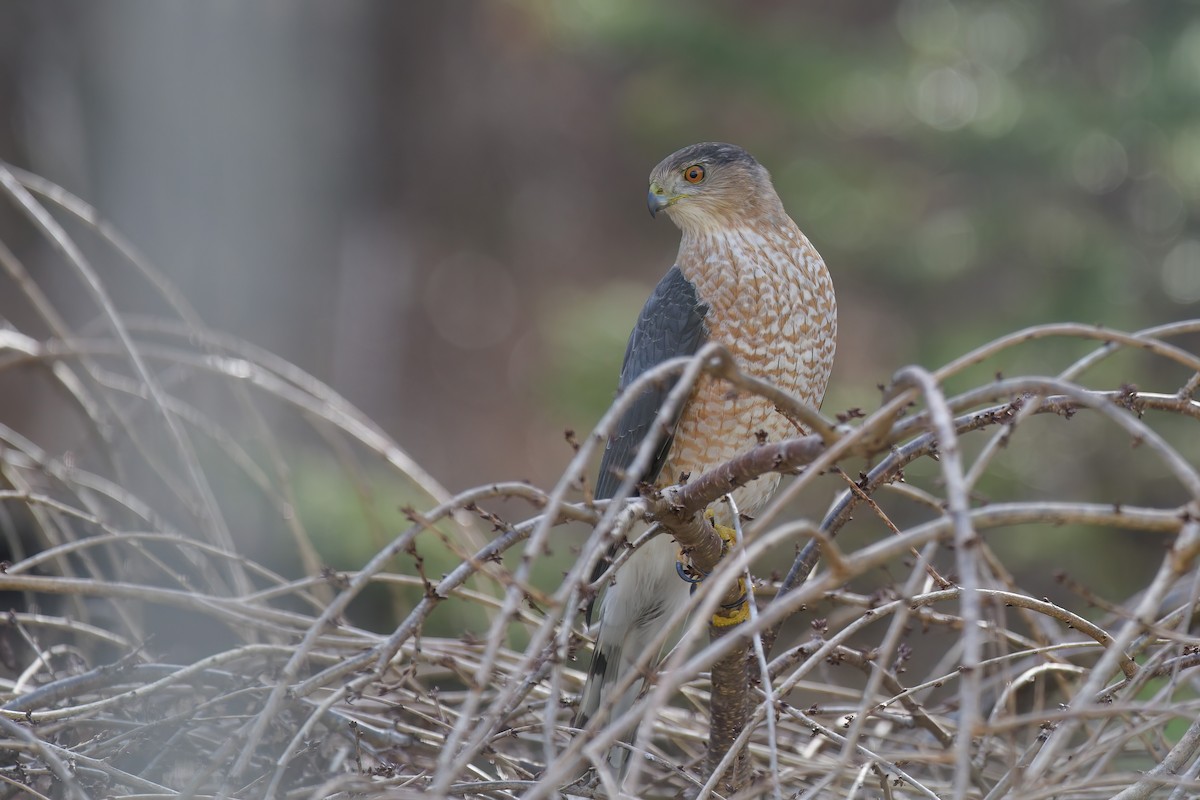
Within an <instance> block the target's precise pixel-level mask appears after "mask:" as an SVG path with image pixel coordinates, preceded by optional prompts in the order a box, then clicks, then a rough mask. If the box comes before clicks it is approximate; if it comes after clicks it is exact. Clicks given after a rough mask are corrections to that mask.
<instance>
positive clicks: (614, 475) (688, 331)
mask: <svg viewBox="0 0 1200 800" xmlns="http://www.w3.org/2000/svg"><path fill="white" fill-rule="evenodd" d="M707 313H708V306H706V305H704V304H703V303H701V302H700V298H699V297H697V295H696V287H695V285H693V284H692V282H691V281H689V280H688V279H687V278H685V277H683V273H682V272H680V271H679V267H671V269H670V270H669V271H668V272H667V274H666V275H665V276H664V277H663V279H662V280H661V281H659V282H658V286H656V287H654V291H653V292H652V293H651V294H650V299H648V300H647V301H646V305H645V306H644V307H643V308H642V313H641V314H640V315H638V320H637V324H635V325H634V326H633V333H631V334H630V335H629V344H628V345H627V346H626V348H625V361H624V363H622V365H621V379H620V382H619V383H618V387H619V388H620V390H621V391H625V389H626V387H628V386H629V384H631V383H633V381H634V380H635V379H636V378H637V377H638V376H639V375H641V374H642V373H643V372H645V371H646V370H648V369H650V368H651V367H654V366H656V365H658V364H661V363H662V362H664V361H667V360H668V359H672V358H677V357H678V356H690V355H694V354H695V353H696V351H697V350H699V349H700V346H701V345H702V344H704V340H705V339H706V338H708V330H707V329H706V328H705V325H704V315H705V314H707ZM675 383H676V381H674V380H672V381H669V382H667V381H664V382H663V383H662V384H661V385H657V386H650V387H648V388H646V389H644V390H643V391H642V392H641V394H639V395H638V397H637V399H636V400H634V401H633V403H632V404H631V405H630V406H629V408H627V409H626V410H625V413H624V414H622V415H621V418H620V420H618V421H617V427H616V429H615V430H614V431H613V434H612V436H610V437H609V439H608V446H607V447H606V448H605V450H604V457H603V458H602V459H601V461H600V475H599V477H597V478H596V497H597V498H599V499H601V500H604V499H608V498H610V497H612V496H613V495H615V494H616V492H617V489H618V488H619V487H620V485H621V481H622V480H623V479H624V477H625V471H626V470H627V469H628V468H629V466H630V465H631V464H632V463H633V460H634V458H635V457H636V456H637V451H638V449H639V448H640V447H641V445H642V442H643V440H644V439H645V438H646V436H647V434H649V433H650V432H651V431H652V430H654V419H655V417H656V416H657V414H658V409H659V408H660V407H661V406H662V404H663V402H664V401H665V400H666V398H667V395H668V394H669V393H670V391H671V388H672V387H673V386H674V385H675ZM680 410H682V409H680ZM678 421H679V413H678V412H676V414H675V418H674V419H672V420H670V425H669V427H670V428H672V429H673V428H674V427H675V423H676V422H678ZM673 436H674V434H668V435H667V436H664V437H662V441H661V442H659V443H658V446H657V450H656V451H655V456H654V460H653V462H651V464H650V467H649V468H648V469H647V470H646V471H645V472H643V473H642V474H641V475H639V476H638V480H639V481H640V482H651V481H654V480H655V479H657V478H658V473H659V472H661V471H662V467H663V462H664V461H666V458H667V451H668V450H669V449H670V447H671V440H672V438H673Z"/></svg>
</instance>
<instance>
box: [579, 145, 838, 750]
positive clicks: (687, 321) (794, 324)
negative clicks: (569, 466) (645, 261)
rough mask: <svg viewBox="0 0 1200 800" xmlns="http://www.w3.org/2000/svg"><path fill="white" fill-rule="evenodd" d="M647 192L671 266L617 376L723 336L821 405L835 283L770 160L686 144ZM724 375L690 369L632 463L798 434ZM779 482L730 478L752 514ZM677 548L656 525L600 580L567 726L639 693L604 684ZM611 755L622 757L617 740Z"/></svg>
mask: <svg viewBox="0 0 1200 800" xmlns="http://www.w3.org/2000/svg"><path fill="white" fill-rule="evenodd" d="M647 202H648V204H649V206H650V214H651V215H652V216H657V214H658V213H659V212H660V211H665V212H666V213H667V216H669V217H670V218H671V220H672V221H673V222H674V223H675V224H676V225H678V226H679V229H680V230H681V231H682V233H683V236H682V239H681V241H680V244H679V255H678V256H677V257H676V259H675V265H674V266H673V267H671V268H670V269H669V270H668V271H667V274H666V276H665V277H664V278H663V279H662V280H661V281H660V282H659V284H658V286H657V287H655V289H654V291H653V293H652V294H651V295H650V298H649V300H647V301H646V305H645V307H644V308H643V309H642V312H641V314H640V315H639V316H638V320H637V323H636V324H635V325H634V328H633V333H632V334H631V335H630V337H629V344H628V347H627V348H626V350H625V361H624V364H623V365H622V367H621V375H620V381H619V388H620V389H621V390H624V389H625V388H626V387H627V386H628V385H629V384H630V383H631V382H633V380H634V379H635V378H637V377H638V376H639V375H640V374H642V373H643V372H645V371H646V370H647V369H650V368H651V367H653V366H655V365H656V364H659V363H661V362H663V361H665V360H667V359H670V358H674V357H677V356H686V355H691V354H694V353H695V352H696V351H697V350H699V348H700V347H701V346H702V345H703V344H704V343H705V342H710V341H712V342H720V343H722V344H723V345H725V346H726V347H727V348H728V349H729V351H730V352H731V353H732V354H733V357H734V359H735V360H736V361H737V363H738V365H739V366H740V367H741V369H742V370H744V371H745V372H748V373H750V374H753V375H756V376H758V377H761V378H765V379H767V380H769V381H771V382H772V383H774V384H775V385H776V386H778V387H780V388H782V389H784V390H786V391H788V392H791V393H792V394H793V395H794V396H796V397H798V398H799V399H801V400H802V401H804V402H805V403H808V404H809V405H811V406H813V407H818V406H820V403H821V399H822V397H823V396H824V394H825V385H826V383H828V380H829V372H830V369H831V368H832V366H833V351H834V343H835V341H836V338H837V310H836V306H835V303H834V296H833V282H832V281H831V280H830V277H829V272H828V271H827V270H826V268H825V262H824V261H822V259H821V256H820V255H819V254H818V253H817V251H816V250H815V249H814V248H813V246H812V245H811V244H810V243H809V241H808V239H807V238H806V237H805V236H804V234H803V233H801V232H800V229H799V228H798V227H796V223H794V222H793V221H792V220H791V218H790V217H789V216H788V215H787V212H786V211H784V209H783V204H782V203H781V202H780V200H779V196H778V195H777V194H776V193H775V188H774V186H773V185H772V184H771V177H770V175H768V174H767V170H766V169H765V168H763V166H762V165H761V164H759V163H758V162H757V161H756V160H755V159H754V158H753V157H752V156H751V155H750V154H749V153H747V152H746V151H745V150H743V149H742V148H740V147H736V146H734V145H731V144H722V143H717V142H706V143H703V144H695V145H692V146H690V147H685V148H683V149H682V150H679V151H678V152H676V153H673V154H672V155H670V156H668V157H667V158H666V159H665V160H664V161H663V162H662V163H660V164H659V165H658V166H657V167H655V168H654V170H653V171H652V172H651V173H650V191H649V195H648V197H647ZM731 388H732V387H731V386H730V385H729V384H728V383H724V382H722V381H720V380H716V379H712V378H708V377H703V378H701V380H700V382H699V383H698V385H697V386H696V387H695V389H694V390H693V392H692V393H691V395H690V397H689V399H688V400H687V402H686V403H685V404H684V405H683V407H682V409H680V412H679V414H678V417H677V419H675V420H674V425H673V426H672V428H671V430H672V431H673V433H671V434H669V435H667V436H665V438H663V441H661V442H659V443H658V444H657V446H656V450H655V453H656V457H655V459H654V462H653V464H652V465H651V466H650V468H649V470H648V471H647V472H646V473H645V474H644V475H642V476H640V479H641V480H642V481H643V482H646V483H653V484H656V485H659V486H668V485H671V484H674V483H677V482H679V480H680V477H681V476H683V475H685V474H686V475H691V476H699V475H701V474H702V473H704V472H706V471H708V470H709V469H712V468H713V467H715V466H717V465H719V464H721V463H723V462H725V461H728V460H729V459H732V458H734V457H735V456H738V455H740V454H741V453H744V452H746V451H747V450H749V449H751V448H753V447H754V446H755V445H756V444H757V443H758V442H759V441H761V440H762V437H763V436H764V435H765V436H766V438H767V440H769V441H779V440H781V439H785V438H788V437H791V436H795V435H797V431H796V429H795V427H794V426H793V425H792V423H791V422H789V421H788V420H787V419H786V418H785V417H784V416H783V415H782V414H780V413H778V412H777V411H776V410H775V408H774V405H773V404H772V403H770V402H768V401H767V400H764V399H762V398H760V397H757V396H752V395H748V394H744V393H743V394H733V393H731V391H730V390H731ZM670 389H671V387H670V386H661V387H655V388H652V389H648V390H646V391H645V393H644V394H642V395H641V396H640V397H638V398H637V400H636V401H635V402H634V403H633V404H632V405H631V406H630V407H629V410H628V411H626V412H625V413H624V415H623V416H622V417H621V419H620V421H619V422H618V424H617V427H616V430H615V432H614V434H613V435H612V436H611V438H610V439H609V442H608V446H607V448H606V450H605V452H604V456H603V460H602V461H601V465H600V475H599V477H598V479H597V482H596V496H597V497H599V498H602V499H603V498H611V497H612V496H613V495H614V494H615V493H616V491H617V488H618V487H619V486H620V484H621V481H622V479H623V478H624V477H625V470H626V468H628V467H629V466H630V464H631V463H632V462H633V459H634V457H635V455H636V453H637V451H638V449H639V447H641V445H642V443H643V440H644V439H645V437H646V436H647V435H657V436H660V437H661V433H657V432H656V431H660V430H661V428H656V427H655V425H654V421H655V415H656V413H657V412H658V409H659V407H660V406H661V405H662V403H663V401H664V400H665V398H666V396H667V394H668V393H669V392H670ZM778 484H779V475H778V474H769V475H764V476H763V477H760V478H758V479H757V480H755V481H753V482H751V483H749V484H747V485H745V486H742V487H741V488H739V489H737V490H735V491H734V500H735V502H736V504H737V508H738V509H739V510H740V511H741V512H742V513H744V514H747V515H752V514H754V513H755V512H756V511H757V510H758V509H760V508H761V507H763V506H764V505H765V504H766V502H767V500H768V499H769V498H770V496H771V495H772V494H773V493H774V491H775V488H776V487H777V486H778ZM728 508H729V506H728V504H725V503H715V504H714V505H713V507H712V509H711V511H713V512H714V513H715V517H716V521H717V522H718V523H721V524H725V525H730V524H731V523H732V520H731V519H730V517H729V515H730V512H729V510H728ZM677 553H678V547H677V545H676V544H675V543H674V541H672V540H671V538H670V537H669V536H665V535H660V536H656V537H654V538H653V539H651V540H650V541H649V542H648V543H647V544H646V545H645V546H644V547H642V548H641V549H639V550H638V551H636V552H634V553H633V554H632V555H631V557H630V558H629V560H628V561H626V562H625V564H624V565H623V566H622V567H621V569H619V570H618V572H617V573H616V576H615V581H614V583H613V585H612V586H610V587H609V588H608V589H607V590H606V591H605V594H604V597H603V599H602V600H601V604H600V620H599V626H600V627H599V631H598V633H597V635H596V647H595V651H594V653H593V655H592V662H591V667H590V669H589V672H588V677H587V684H586V686H585V687H584V690H583V696H582V699H581V701H580V707H579V711H578V713H577V715H576V719H575V724H576V726H577V727H582V726H583V725H585V724H586V723H587V721H588V719H590V718H591V717H592V716H594V715H595V713H596V711H597V709H598V708H599V707H600V704H601V703H604V704H605V705H606V706H609V707H611V709H612V717H611V718H615V717H617V716H619V715H620V714H622V713H624V712H625V711H626V710H627V709H628V708H629V707H630V706H631V705H632V704H633V702H634V701H635V700H636V699H637V695H638V693H639V691H640V689H641V684H642V681H637V682H635V683H634V684H633V687H632V688H631V689H629V690H628V691H626V692H624V693H623V694H622V695H621V696H620V697H615V696H611V694H612V693H611V692H610V690H609V689H610V687H611V686H613V685H614V684H615V683H616V682H617V681H619V680H621V678H622V677H623V675H624V674H625V673H626V672H628V671H629V670H630V669H632V667H633V665H634V664H635V663H636V662H637V660H638V659H639V658H640V657H641V656H642V655H643V654H644V652H645V650H646V648H647V647H648V646H649V643H650V642H651V641H652V640H653V639H654V638H655V637H656V636H657V635H658V633H659V632H660V631H661V630H662V626H663V625H664V624H666V621H667V620H668V619H669V618H670V617H671V616H672V615H673V614H674V613H675V611H676V610H677V609H678V608H679V607H680V606H681V605H682V604H684V603H685V602H687V598H688V593H689V588H690V584H689V583H688V582H686V581H684V580H683V579H681V577H680V576H679V574H678V572H677V570H676V558H677ZM589 612H590V609H589ZM589 616H590V613H589ZM610 763H611V764H614V765H623V763H624V756H623V755H622V754H621V752H620V748H618V749H616V750H614V755H613V756H611V757H610Z"/></svg>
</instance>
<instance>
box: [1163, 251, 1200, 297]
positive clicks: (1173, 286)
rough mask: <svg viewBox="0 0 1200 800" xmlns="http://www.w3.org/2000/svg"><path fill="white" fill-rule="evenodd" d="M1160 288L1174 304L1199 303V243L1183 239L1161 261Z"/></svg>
mask: <svg viewBox="0 0 1200 800" xmlns="http://www.w3.org/2000/svg"><path fill="white" fill-rule="evenodd" d="M1162 286H1163V291H1164V292H1166V294H1167V297H1170V298H1171V299H1172V300H1174V301H1175V302H1176V303H1195V302H1197V301H1200V241H1197V240H1195V239H1184V240H1183V241H1182V242H1180V243H1179V244H1177V245H1175V246H1174V247H1173V248H1171V252H1169V253H1167V257H1166V258H1165V259H1163V266H1162Z"/></svg>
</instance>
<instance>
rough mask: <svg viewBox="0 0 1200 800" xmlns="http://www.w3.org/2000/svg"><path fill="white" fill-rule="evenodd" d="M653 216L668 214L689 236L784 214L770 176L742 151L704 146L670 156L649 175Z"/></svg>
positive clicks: (711, 144) (727, 146)
mask: <svg viewBox="0 0 1200 800" xmlns="http://www.w3.org/2000/svg"><path fill="white" fill-rule="evenodd" d="M646 203H647V205H648V206H649V207H650V214H651V215H652V216H653V215H656V214H658V212H659V211H663V210H666V212H667V216H669V217H670V218H671V220H672V221H673V222H674V223H675V224H676V225H678V226H679V227H680V228H681V229H682V230H684V231H694V232H702V231H705V230H712V229H714V228H725V227H728V226H731V225H738V224H745V223H748V222H754V221H757V220H758V219H760V218H761V217H762V216H764V215H773V214H776V213H779V214H782V213H783V205H782V204H781V203H780V201H779V196H778V195H777V194H775V188H774V187H773V186H772V185H771V176H770V175H769V174H767V170H766V169H765V168H764V167H763V166H762V165H761V164H759V163H758V162H757V161H755V160H754V156H752V155H750V154H749V153H747V152H746V151H745V150H743V149H742V148H740V147H738V146H737V145H732V144H724V143H723V142H702V143H701V144H694V145H691V146H689V147H685V148H683V149H682V150H678V151H676V152H674V153H672V154H671V155H669V156H667V157H666V158H665V159H663V160H662V162H661V163H660V164H659V165H658V166H657V167H655V168H654V170H653V171H652V172H651V173H650V193H649V194H648V195H647V197H646Z"/></svg>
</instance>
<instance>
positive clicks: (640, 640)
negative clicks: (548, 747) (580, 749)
mask: <svg viewBox="0 0 1200 800" xmlns="http://www.w3.org/2000/svg"><path fill="white" fill-rule="evenodd" d="M675 551H676V546H675V543H674V542H673V541H672V539H671V538H670V537H668V536H658V537H655V538H654V539H652V540H650V541H649V542H648V543H647V544H646V546H645V547H643V548H641V549H640V550H639V551H638V552H636V553H634V554H633V555H632V556H631V557H630V559H629V561H628V562H626V564H625V565H624V567H623V568H622V569H621V571H620V572H619V573H618V575H617V581H616V583H615V585H613V586H612V587H611V588H609V589H608V591H607V592H606V593H605V596H604V599H603V600H602V601H601V604H600V629H599V631H598V632H597V635H596V648H595V651H594V652H593V654H592V663H591V666H590V668H589V669H588V677H587V683H586V684H585V685H584V688H583V696H582V697H581V698H580V703H579V710H578V712H577V713H576V716H575V727H579V728H581V727H583V726H584V725H586V724H587V722H588V720H591V719H593V718H594V717H595V715H596V713H597V712H598V711H599V710H600V707H601V704H603V705H604V706H605V707H606V708H607V709H608V711H609V713H608V717H607V718H608V720H609V721H610V722H611V721H612V720H615V719H617V718H618V717H620V716H621V715H622V714H624V713H625V712H626V711H628V710H629V709H630V708H632V707H633V704H634V702H636V700H637V698H638V695H639V694H640V693H641V691H642V688H643V686H644V685H645V680H644V679H642V680H634V681H632V683H631V685H630V686H629V687H627V688H626V689H625V690H624V691H622V692H621V694H620V696H619V697H618V696H615V695H614V690H615V688H616V686H617V684H619V683H622V682H624V680H625V677H626V675H627V674H628V673H629V672H630V671H631V670H633V669H634V667H635V665H636V664H637V662H638V661H640V660H641V659H642V658H643V657H644V655H645V653H646V650H647V649H648V648H649V647H650V646H651V644H652V642H653V641H654V640H655V639H656V638H657V637H658V635H659V634H660V632H661V631H662V628H663V626H664V625H665V624H667V622H668V621H669V620H670V619H671V617H672V616H673V615H674V613H675V610H676V609H677V608H678V607H679V606H681V605H683V604H684V603H686V602H687V598H688V585H687V584H686V583H684V582H683V581H682V580H680V579H679V576H678V575H676V572H675V555H676V553H675ZM655 655H656V656H657V653H656V654H655ZM656 661H657V659H655V660H654V661H651V663H650V665H649V666H650V668H653V667H654V665H655V663H656ZM636 735H637V728H636V727H634V728H631V729H630V730H628V731H627V732H626V733H625V734H624V735H623V736H622V737H621V740H622V741H624V742H626V743H628V742H632V741H633V739H634V737H635V736H636ZM627 755H628V750H627V749H626V748H624V747H621V746H617V747H614V748H613V750H612V752H611V753H610V754H609V758H608V762H609V764H610V765H611V766H612V767H613V768H615V769H617V770H618V771H619V772H620V773H622V774H623V773H624V765H625V763H626V760H627Z"/></svg>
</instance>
